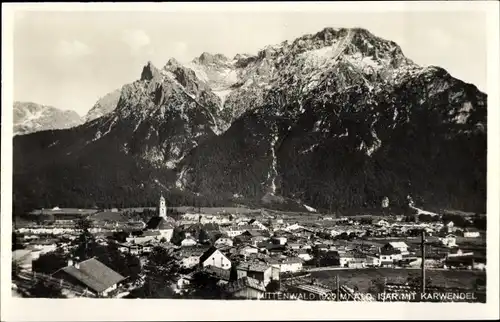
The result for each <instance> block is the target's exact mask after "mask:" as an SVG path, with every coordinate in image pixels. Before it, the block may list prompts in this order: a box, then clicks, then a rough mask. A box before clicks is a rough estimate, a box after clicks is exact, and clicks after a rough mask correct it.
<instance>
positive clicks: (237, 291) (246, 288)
mask: <svg viewBox="0 0 500 322" xmlns="http://www.w3.org/2000/svg"><path fill="white" fill-rule="evenodd" d="M224 291H225V293H226V294H228V295H229V296H230V297H232V298H236V299H260V298H262V297H263V295H264V292H265V291H266V287H265V286H264V284H263V283H261V282H259V281H258V280H256V279H255V278H251V277H248V276H245V277H242V278H240V279H238V280H236V281H234V282H231V283H229V284H227V285H226V286H225V288H224Z"/></svg>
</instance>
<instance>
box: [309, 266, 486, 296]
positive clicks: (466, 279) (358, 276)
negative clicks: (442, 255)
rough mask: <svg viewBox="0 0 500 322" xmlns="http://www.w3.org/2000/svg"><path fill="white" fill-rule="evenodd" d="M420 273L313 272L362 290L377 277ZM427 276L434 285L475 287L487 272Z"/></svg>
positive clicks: (401, 278) (444, 272) (395, 279)
mask: <svg viewBox="0 0 500 322" xmlns="http://www.w3.org/2000/svg"><path fill="white" fill-rule="evenodd" d="M419 273H420V271H419V270H410V269H392V268H378V269H375V268H374V269H358V270H354V269H351V270H348V269H346V270H335V271H321V272H311V275H312V276H314V277H316V278H318V279H319V280H320V281H321V282H323V283H325V284H331V283H333V281H334V279H335V276H337V275H338V276H339V278H340V282H341V284H346V285H348V286H350V287H354V286H357V287H358V290H359V291H360V292H367V291H368V289H369V288H370V283H371V281H372V280H375V279H377V278H387V283H399V282H405V281H406V280H407V278H408V276H414V275H418V274H419ZM426 276H428V277H430V278H431V279H432V285H435V286H447V287H459V288H467V289H473V288H474V284H475V281H476V279H477V278H479V277H483V278H486V273H485V272H481V271H451V270H428V271H426Z"/></svg>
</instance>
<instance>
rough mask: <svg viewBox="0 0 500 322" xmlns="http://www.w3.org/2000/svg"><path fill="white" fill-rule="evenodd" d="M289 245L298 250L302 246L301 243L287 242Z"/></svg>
mask: <svg viewBox="0 0 500 322" xmlns="http://www.w3.org/2000/svg"><path fill="white" fill-rule="evenodd" d="M287 246H288V247H289V248H290V249H295V250H298V249H300V248H301V245H300V244H299V243H287Z"/></svg>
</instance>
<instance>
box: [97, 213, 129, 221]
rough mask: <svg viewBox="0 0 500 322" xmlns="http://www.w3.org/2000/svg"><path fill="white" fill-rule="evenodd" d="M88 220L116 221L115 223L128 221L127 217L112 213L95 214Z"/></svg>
mask: <svg viewBox="0 0 500 322" xmlns="http://www.w3.org/2000/svg"><path fill="white" fill-rule="evenodd" d="M89 219H90V220H95V221H116V222H127V221H128V220H129V219H128V218H127V216H125V215H124V214H122V213H121V212H113V211H102V212H98V213H96V214H93V215H91V216H90V217H89Z"/></svg>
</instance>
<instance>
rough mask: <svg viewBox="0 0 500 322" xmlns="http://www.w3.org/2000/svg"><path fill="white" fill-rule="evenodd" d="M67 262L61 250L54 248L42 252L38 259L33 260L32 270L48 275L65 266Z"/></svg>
mask: <svg viewBox="0 0 500 322" xmlns="http://www.w3.org/2000/svg"><path fill="white" fill-rule="evenodd" d="M67 264H68V261H67V258H66V255H65V254H64V253H63V252H62V251H61V250H55V251H53V252H49V253H46V254H42V255H40V257H38V259H36V260H34V261H33V263H32V270H33V271H34V272H39V273H44V274H47V275H50V274H53V273H55V272H56V271H57V270H59V269H61V268H63V267H65V266H66V265H67Z"/></svg>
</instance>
